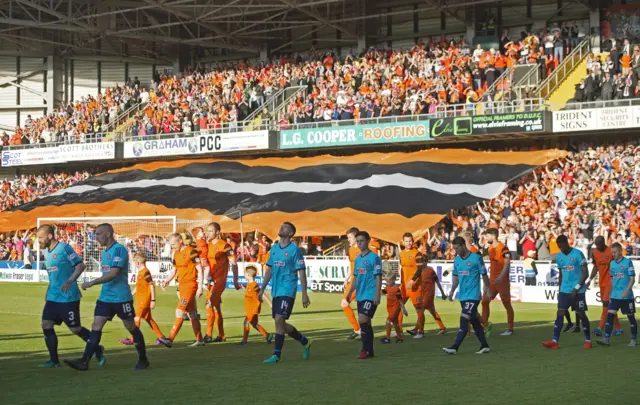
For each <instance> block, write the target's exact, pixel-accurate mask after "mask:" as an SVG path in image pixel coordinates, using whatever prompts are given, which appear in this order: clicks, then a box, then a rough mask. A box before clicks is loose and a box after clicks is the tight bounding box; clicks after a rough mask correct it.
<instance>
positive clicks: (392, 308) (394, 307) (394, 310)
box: [387, 303, 402, 321]
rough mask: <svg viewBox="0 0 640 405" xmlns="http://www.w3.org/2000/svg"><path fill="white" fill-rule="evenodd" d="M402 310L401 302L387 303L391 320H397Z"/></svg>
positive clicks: (388, 316) (388, 317)
mask: <svg viewBox="0 0 640 405" xmlns="http://www.w3.org/2000/svg"><path fill="white" fill-rule="evenodd" d="M401 311H402V307H401V306H400V303H397V304H391V305H389V304H387V319H389V320H391V321H393V320H396V319H397V318H398V316H400V312H401Z"/></svg>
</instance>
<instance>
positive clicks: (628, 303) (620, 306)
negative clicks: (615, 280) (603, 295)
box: [609, 298, 636, 315]
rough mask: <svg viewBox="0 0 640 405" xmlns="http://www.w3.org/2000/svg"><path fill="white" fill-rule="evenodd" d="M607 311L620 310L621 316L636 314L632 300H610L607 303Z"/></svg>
mask: <svg viewBox="0 0 640 405" xmlns="http://www.w3.org/2000/svg"><path fill="white" fill-rule="evenodd" d="M609 310H614V311H617V310H620V311H622V315H631V314H635V313H636V301H635V299H633V298H629V299H628V300H618V299H615V298H612V299H611V301H609Z"/></svg>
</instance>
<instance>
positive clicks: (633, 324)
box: [627, 314, 638, 340]
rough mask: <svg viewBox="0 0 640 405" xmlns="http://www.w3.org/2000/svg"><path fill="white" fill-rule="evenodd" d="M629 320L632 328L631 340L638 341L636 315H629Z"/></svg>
mask: <svg viewBox="0 0 640 405" xmlns="http://www.w3.org/2000/svg"><path fill="white" fill-rule="evenodd" d="M627 318H629V327H630V328H631V339H633V340H636V339H637V337H638V322H637V321H636V316H635V315H634V314H629V315H627Z"/></svg>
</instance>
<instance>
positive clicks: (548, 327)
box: [0, 283, 640, 405]
mask: <svg viewBox="0 0 640 405" xmlns="http://www.w3.org/2000/svg"><path fill="white" fill-rule="evenodd" d="M45 290H46V285H44V284H17V283H0V385H1V386H2V388H1V389H0V404H3V405H21V404H64V405H72V404H82V405H87V404H91V405H94V404H107V403H108V404H112V405H120V404H178V405H181V404H196V403H216V404H218V403H219V404H235V403H239V404H243V405H246V404H275V403H280V404H314V405H316V404H382V403H384V404H406V403H431V404H473V405H480V404H518V405H523V404H549V405H551V404H561V403H566V402H578V403H599V402H600V403H605V401H606V402H609V401H610V402H612V403H615V404H617V405H626V404H638V403H640V397H639V396H638V394H637V389H636V387H635V384H634V381H635V380H636V378H637V370H638V364H639V360H640V347H638V348H629V347H627V343H628V340H629V329H628V323H627V322H626V320H625V321H623V327H624V328H625V335H624V336H622V337H616V338H613V345H612V347H610V348H603V347H596V346H594V348H593V349H592V350H589V351H585V350H584V349H583V348H582V343H583V338H582V333H580V334H572V333H571V334H563V336H562V339H561V341H560V344H561V349H560V350H558V351H551V350H548V349H545V348H544V347H543V346H542V345H541V344H540V342H541V341H542V340H548V339H549V338H550V337H551V332H552V321H553V319H554V317H555V315H554V314H555V306H554V305H548V304H515V305H514V307H515V311H516V333H515V334H514V335H513V336H511V337H501V336H499V334H500V333H501V332H502V330H503V329H504V323H505V321H506V314H505V312H504V309H503V308H502V306H501V304H500V303H496V302H494V303H492V319H491V320H492V321H493V322H494V325H495V326H494V332H493V336H492V337H491V338H490V340H489V343H490V344H491V347H492V352H491V353H490V354H487V355H482V356H478V355H475V354H474V352H475V351H476V350H477V349H478V347H479V344H478V342H477V340H476V338H475V336H474V335H473V334H472V335H471V336H470V337H468V338H467V339H466V340H465V342H464V344H463V346H462V348H461V351H460V352H459V353H458V355H456V356H447V355H445V354H444V353H442V351H441V350H440V349H441V348H442V347H444V346H449V345H450V344H451V343H452V341H453V339H454V335H455V332H456V331H457V329H458V325H459V321H458V320H459V309H460V307H459V303H457V302H454V303H450V302H443V301H438V302H437V303H436V305H437V308H438V311H439V312H440V314H441V315H442V318H443V320H444V322H445V324H446V325H447V327H448V328H449V331H450V332H449V333H448V334H447V335H445V336H436V335H435V327H434V325H435V324H434V322H433V320H432V319H430V317H429V315H427V327H428V328H429V333H428V334H427V336H426V337H425V338H424V339H422V340H414V339H411V337H410V336H408V337H407V339H406V342H405V343H404V344H403V345H397V344H391V345H382V344H380V343H379V338H380V337H381V336H382V334H383V325H384V320H385V318H386V309H385V308H384V305H381V307H380V308H379V310H378V313H377V314H376V317H375V318H374V324H375V325H374V326H375V331H376V342H375V344H376V357H375V358H374V359H370V360H364V361H362V360H356V355H357V354H358V352H359V349H360V342H359V341H357V340H356V341H347V340H346V339H345V338H346V336H347V335H348V333H349V331H350V329H349V324H348V322H347V320H346V318H345V317H344V315H343V313H342V311H341V309H340V295H335V294H334V295H330V294H320V293H314V294H311V295H310V298H311V306H310V307H309V308H307V309H303V308H302V305H301V303H300V302H298V303H297V305H296V307H295V310H294V315H293V316H292V318H291V323H292V324H293V325H295V326H296V327H297V328H298V329H299V330H300V331H301V332H303V333H304V334H306V335H307V336H309V337H311V338H314V339H315V341H314V344H313V348H312V354H311V358H310V359H309V360H308V361H303V360H302V348H301V347H300V345H299V343H297V342H295V341H293V340H291V339H289V338H287V340H286V341H285V345H284V350H283V361H282V362H280V363H279V364H275V365H266V364H262V361H263V360H264V359H265V358H267V357H268V356H269V355H270V354H271V350H272V347H271V346H269V345H267V344H266V343H264V341H263V340H262V337H261V336H260V335H259V334H257V332H255V331H253V330H252V332H251V335H250V340H249V345H248V346H245V347H242V346H240V345H238V342H239V340H240V336H241V334H242V321H243V317H244V315H243V305H242V299H243V295H242V293H241V292H236V291H229V290H227V291H226V292H225V294H224V296H223V312H224V315H225V328H226V332H227V337H228V341H227V342H226V343H218V344H210V345H207V346H206V347H202V348H187V347H186V346H187V344H189V343H192V342H193V332H192V330H191V327H190V324H189V323H188V322H185V324H184V326H183V328H182V330H181V332H180V335H179V336H178V338H177V341H176V344H175V345H174V347H173V348H171V349H168V348H165V347H161V346H159V347H156V346H154V347H151V348H150V349H149V359H150V361H151V367H150V368H149V369H148V370H146V371H142V372H135V371H132V370H131V367H132V366H133V365H134V364H135V362H136V352H135V349H134V348H133V347H123V346H121V345H120V343H119V342H118V340H119V339H120V338H123V337H126V336H127V333H126V331H125V329H124V327H123V326H122V323H121V322H120V321H119V320H117V319H116V320H115V321H114V322H111V323H109V324H107V326H106V327H105V329H104V334H103V336H102V344H103V345H104V346H105V347H106V354H107V364H106V365H105V366H104V367H98V366H97V364H96V363H95V362H92V363H91V368H90V370H89V372H87V373H81V372H77V371H75V370H72V369H70V368H68V367H66V366H64V365H63V366H62V367H61V368H59V369H38V368H37V367H36V366H37V365H38V364H40V363H42V362H44V361H46V360H47V359H48V353H47V350H46V347H45V344H44V340H43V338H42V331H41V329H40V316H41V311H42V307H43V305H44V298H43V297H44V294H45ZM98 291H99V289H97V288H95V289H92V290H90V291H88V292H85V296H84V298H83V300H82V309H81V311H82V313H81V315H82V321H83V324H84V325H85V326H88V327H90V324H91V317H92V314H93V308H94V304H95V299H96V298H97V293H98ZM157 292H158V298H157V300H158V302H157V304H158V306H157V308H156V309H155V311H154V318H155V319H156V320H157V321H158V323H159V325H160V327H161V328H162V330H163V331H164V332H165V333H167V334H168V332H169V330H170V328H171V325H172V322H173V317H174V309H175V305H176V301H177V298H176V295H175V289H171V288H170V289H168V290H167V291H165V292H163V291H162V290H160V289H157ZM298 301H300V300H298ZM383 304H384V303H383ZM199 307H200V313H201V314H202V315H204V314H205V313H204V311H203V309H204V298H201V300H200V302H199ZM262 312H263V316H262V317H261V324H262V325H263V326H265V327H266V329H267V330H268V331H273V323H272V320H271V319H270V316H269V314H270V308H269V307H268V306H267V305H266V304H265V305H263V310H262ZM409 313H410V314H409V317H406V318H405V326H409V327H411V326H412V323H413V322H415V313H413V311H412V310H411V309H410V310H409ZM599 315H600V308H597V307H591V310H590V312H589V317H590V319H591V320H592V326H593V325H595V324H596V321H597V319H598V317H599ZM572 317H573V316H572ZM203 318H204V316H203ZM205 323H206V321H205V320H204V319H203V330H204V324H205ZM142 330H143V333H144V335H145V337H146V338H147V342H153V341H154V340H155V336H154V334H153V332H152V331H151V329H150V328H149V327H148V325H146V324H145V323H143V326H142ZM56 331H57V333H58V336H59V351H60V358H61V359H65V358H77V357H79V356H80V355H81V352H82V349H83V347H84V343H83V342H82V341H81V340H80V339H79V338H77V337H75V336H72V335H71V334H70V332H69V331H68V330H67V329H66V327H65V326H64V325H62V326H60V327H57V328H56ZM594 344H595V342H594ZM205 401H206V402H205Z"/></svg>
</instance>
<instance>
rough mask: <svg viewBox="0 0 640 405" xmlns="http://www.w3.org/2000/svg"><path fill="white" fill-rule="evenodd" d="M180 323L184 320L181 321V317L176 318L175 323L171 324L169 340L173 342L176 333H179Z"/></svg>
mask: <svg viewBox="0 0 640 405" xmlns="http://www.w3.org/2000/svg"><path fill="white" fill-rule="evenodd" d="M182 322H184V319H182V317H179V318H176V320H175V322H174V323H173V328H171V332H169V339H170V340H171V341H173V340H174V339H175V338H176V336H178V332H180V328H182Z"/></svg>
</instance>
